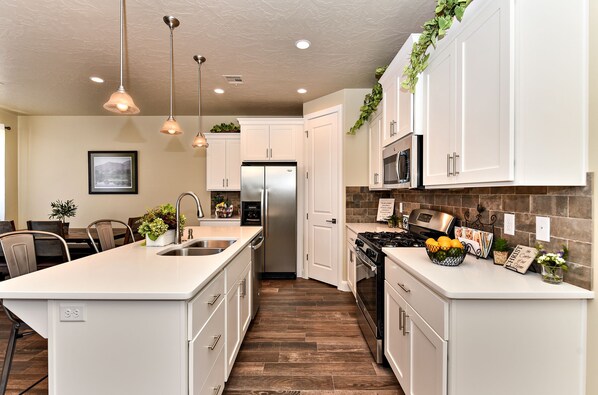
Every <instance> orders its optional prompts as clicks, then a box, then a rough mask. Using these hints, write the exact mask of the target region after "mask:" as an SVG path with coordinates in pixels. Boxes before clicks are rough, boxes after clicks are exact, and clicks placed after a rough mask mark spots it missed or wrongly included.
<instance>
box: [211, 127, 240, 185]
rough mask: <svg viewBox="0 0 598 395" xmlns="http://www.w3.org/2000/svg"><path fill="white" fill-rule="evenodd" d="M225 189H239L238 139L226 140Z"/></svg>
mask: <svg viewBox="0 0 598 395" xmlns="http://www.w3.org/2000/svg"><path fill="white" fill-rule="evenodd" d="M209 148H211V145H210V147H209ZM209 148H208V149H209ZM226 190H229V191H240V190H241V141H240V140H239V139H234V140H227V142H226Z"/></svg>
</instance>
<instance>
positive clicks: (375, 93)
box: [347, 66, 388, 134]
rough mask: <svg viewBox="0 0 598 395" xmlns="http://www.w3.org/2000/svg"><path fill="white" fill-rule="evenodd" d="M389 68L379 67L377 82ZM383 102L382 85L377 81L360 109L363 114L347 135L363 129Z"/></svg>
mask: <svg viewBox="0 0 598 395" xmlns="http://www.w3.org/2000/svg"><path fill="white" fill-rule="evenodd" d="M387 67H388V66H384V67H378V68H377V69H376V79H377V80H378V79H380V77H382V74H384V72H385V71H386V68H387ZM381 100H382V85H380V83H379V82H377V81H376V85H374V87H373V88H372V93H368V94H367V95H365V99H363V106H361V107H360V108H359V110H360V111H361V114H359V118H357V121H356V122H355V125H353V127H352V128H351V129H349V131H348V132H347V134H355V133H356V132H357V129H359V128H360V127H362V126H363V124H364V123H366V122H367V121H368V120H369V119H370V116H371V115H372V114H373V113H374V112H375V111H376V109H377V108H378V104H380V101H381Z"/></svg>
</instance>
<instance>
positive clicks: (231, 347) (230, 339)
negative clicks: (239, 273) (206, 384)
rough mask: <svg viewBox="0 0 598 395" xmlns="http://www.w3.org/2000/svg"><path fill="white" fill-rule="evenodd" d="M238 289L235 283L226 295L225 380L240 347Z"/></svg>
mask: <svg viewBox="0 0 598 395" xmlns="http://www.w3.org/2000/svg"><path fill="white" fill-rule="evenodd" d="M240 289H241V288H240V287H239V284H238V283H236V284H235V285H234V286H233V288H232V289H231V290H230V291H229V293H228V294H227V295H226V375H225V377H226V379H228V375H229V374H230V371H231V369H232V368H233V364H234V363H235V359H236V358H237V351H238V350H239V347H240V346H241V337H240V336H239V335H240V333H241V331H240V330H239V329H240V309H241V306H240V304H239V299H240V296H239V295H240Z"/></svg>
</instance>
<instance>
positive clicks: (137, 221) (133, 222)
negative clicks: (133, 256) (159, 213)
mask: <svg viewBox="0 0 598 395" xmlns="http://www.w3.org/2000/svg"><path fill="white" fill-rule="evenodd" d="M141 218H143V217H130V218H129V220H128V221H127V225H129V227H130V228H131V230H132V231H133V235H134V236H135V237H134V238H132V237H131V236H130V235H129V233H128V232H127V234H125V242H124V243H123V244H129V243H134V242H136V241H139V240H143V239H144V237H143V236H141V235H140V234H139V225H141Z"/></svg>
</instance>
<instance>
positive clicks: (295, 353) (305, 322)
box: [0, 279, 404, 395]
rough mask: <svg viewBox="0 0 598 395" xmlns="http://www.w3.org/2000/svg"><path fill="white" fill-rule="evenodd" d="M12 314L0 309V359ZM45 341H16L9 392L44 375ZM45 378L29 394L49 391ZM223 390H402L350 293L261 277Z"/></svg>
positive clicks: (242, 393)
mask: <svg viewBox="0 0 598 395" xmlns="http://www.w3.org/2000/svg"><path fill="white" fill-rule="evenodd" d="M9 328H10V325H9V321H8V319H7V318H6V316H5V315H4V312H1V311H0V366H1V363H2V360H3V358H4V351H5V349H6V341H7V339H8V331H9ZM47 371H48V351H47V341H46V340H45V339H43V338H41V337H40V336H38V335H36V334H35V335H32V336H29V337H26V338H24V339H19V341H18V342H17V352H16V354H15V357H14V362H13V368H12V371H11V374H10V380H9V387H8V388H9V390H8V391H7V394H11V395H12V394H18V393H19V392H20V391H22V390H23V389H25V388H27V387H28V386H29V385H31V384H33V383H34V382H35V381H37V380H38V379H39V378H41V377H43V376H44V375H45V374H47ZM47 393H48V381H47V379H46V380H44V381H43V382H42V383H40V384H38V385H37V386H36V387H35V388H34V389H33V390H31V391H30V392H28V394H35V395H38V394H40V395H41V394H47ZM225 394H226V395H249V394H260V395H271V394H277V395H332V394H334V395H376V394H377V395H404V393H403V391H402V390H401V387H400V386H399V384H398V383H397V381H396V379H395V377H394V375H393V373H392V371H391V370H390V369H389V368H383V367H380V366H378V365H376V364H375V363H374V360H373V358H372V356H371V354H370V352H369V349H368V348H367V345H366V343H365V341H364V340H363V337H362V335H361V332H360V331H359V327H358V326H357V319H356V306H355V300H354V298H353V294H351V293H347V292H339V291H338V290H337V289H336V288H334V287H331V286H329V285H325V284H322V283H319V282H317V281H313V280H303V279H297V280H270V281H265V282H264V284H263V291H262V305H261V307H260V311H259V312H258V314H257V316H256V318H255V320H254V322H253V323H252V324H251V326H250V328H249V331H248V332H247V335H246V336H245V340H244V342H243V345H242V347H241V350H240V351H239V355H238V357H237V361H236V362H235V366H234V368H233V371H232V372H231V377H230V378H229V382H228V383H227V385H226V390H225Z"/></svg>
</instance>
